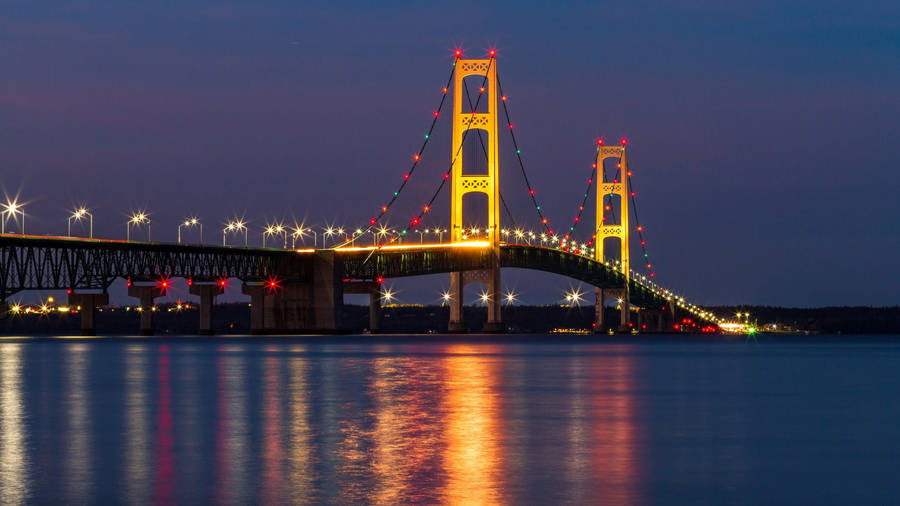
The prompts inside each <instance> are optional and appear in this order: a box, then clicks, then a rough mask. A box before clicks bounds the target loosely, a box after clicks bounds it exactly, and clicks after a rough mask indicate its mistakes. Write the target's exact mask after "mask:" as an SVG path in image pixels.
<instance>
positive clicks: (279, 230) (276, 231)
mask: <svg viewBox="0 0 900 506" xmlns="http://www.w3.org/2000/svg"><path fill="white" fill-rule="evenodd" d="M270 235H271V236H276V235H280V236H283V237H284V242H283V244H282V245H281V247H282V248H287V230H285V228H284V225H282V224H280V223H278V224H275V225H268V226H266V228H265V229H264V230H263V236H262V245H263V248H265V247H266V237H268V236H270Z"/></svg>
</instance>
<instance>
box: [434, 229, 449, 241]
mask: <svg viewBox="0 0 900 506" xmlns="http://www.w3.org/2000/svg"><path fill="white" fill-rule="evenodd" d="M433 232H434V233H435V234H437V236H438V243H443V242H444V234H445V233H447V229H446V228H436V229H434V230H433Z"/></svg>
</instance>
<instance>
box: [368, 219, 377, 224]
mask: <svg viewBox="0 0 900 506" xmlns="http://www.w3.org/2000/svg"><path fill="white" fill-rule="evenodd" d="M377 221H378V220H376V219H375V218H372V219H370V220H369V225H374V224H375V222H377Z"/></svg>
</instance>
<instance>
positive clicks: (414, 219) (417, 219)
mask: <svg viewBox="0 0 900 506" xmlns="http://www.w3.org/2000/svg"><path fill="white" fill-rule="evenodd" d="M412 224H413V226H416V225H418V224H419V218H413V220H412Z"/></svg>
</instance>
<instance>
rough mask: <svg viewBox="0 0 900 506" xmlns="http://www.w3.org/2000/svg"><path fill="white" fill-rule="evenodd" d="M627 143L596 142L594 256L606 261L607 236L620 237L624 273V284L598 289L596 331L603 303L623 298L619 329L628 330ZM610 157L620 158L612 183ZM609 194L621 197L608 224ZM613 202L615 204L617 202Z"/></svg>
mask: <svg viewBox="0 0 900 506" xmlns="http://www.w3.org/2000/svg"><path fill="white" fill-rule="evenodd" d="M625 144H626V141H625V139H622V143H621V145H620V146H604V145H603V140H602V139H601V140H599V141H598V146H597V162H596V164H597V214H596V220H597V222H596V224H595V227H594V244H595V248H594V251H595V259H596V260H597V261H598V262H604V261H606V260H607V258H606V255H605V251H604V242H605V239H606V238H608V237H614V238H616V239H618V240H619V245H620V250H621V253H620V259H619V267H620V270H621V272H622V275H623V276H624V277H625V285H624V286H623V287H622V288H613V289H609V288H607V289H603V288H597V289H596V295H597V298H596V303H595V306H594V308H595V309H594V311H595V314H594V319H595V320H594V321H595V323H596V326H595V329H596V331H597V332H600V331H602V330H603V303H604V302H605V301H607V300H609V299H617V300H621V302H620V303H619V306H620V307H621V318H620V322H619V330H620V331H625V330H628V322H629V313H628V285H629V282H630V280H631V271H630V268H629V267H630V258H629V256H630V255H629V252H630V246H629V242H628V231H629V227H628V217H629V214H628V213H629V210H628V200H629V199H630V198H631V193H630V191H629V189H628V160H627V157H626V156H625ZM607 158H615V159H617V160H618V162H617V169H618V170H617V171H616V173H617V176H616V177H614V178H613V179H612V182H609V183H607V182H606V177H604V174H605V173H604V168H603V161H604V160H606V159H607ZM607 195H615V196H618V197H619V198H618V200H619V202H618V209H610V211H613V212H615V213H618V216H619V223H618V224H609V225H607V224H606V211H607V209H606V205H607V204H606V203H604V199H605V197H606V196H607ZM611 205H612V206H615V204H611Z"/></svg>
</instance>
